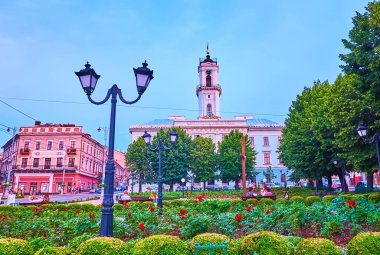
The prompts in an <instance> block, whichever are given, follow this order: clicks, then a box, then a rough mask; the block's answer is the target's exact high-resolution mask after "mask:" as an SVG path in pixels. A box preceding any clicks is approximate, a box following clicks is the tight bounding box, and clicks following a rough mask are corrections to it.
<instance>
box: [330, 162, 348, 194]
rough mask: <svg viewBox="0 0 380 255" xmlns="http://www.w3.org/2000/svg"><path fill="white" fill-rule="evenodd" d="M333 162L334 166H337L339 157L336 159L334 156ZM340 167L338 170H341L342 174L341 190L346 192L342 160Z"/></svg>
mask: <svg viewBox="0 0 380 255" xmlns="http://www.w3.org/2000/svg"><path fill="white" fill-rule="evenodd" d="M333 164H334V165H335V166H338V164H339V159H336V158H334V159H333ZM341 166H342V167H341V168H340V170H341V171H342V175H343V178H342V179H343V180H342V181H343V183H342V191H343V192H347V190H346V169H345V168H344V162H343V161H342V163H341Z"/></svg>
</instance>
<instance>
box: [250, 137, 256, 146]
mask: <svg viewBox="0 0 380 255" xmlns="http://www.w3.org/2000/svg"><path fill="white" fill-rule="evenodd" d="M249 142H250V143H251V147H254V146H255V138H254V137H253V136H250V137H249Z"/></svg>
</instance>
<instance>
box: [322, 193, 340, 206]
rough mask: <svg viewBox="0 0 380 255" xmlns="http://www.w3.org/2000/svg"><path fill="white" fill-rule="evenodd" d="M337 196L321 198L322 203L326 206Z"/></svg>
mask: <svg viewBox="0 0 380 255" xmlns="http://www.w3.org/2000/svg"><path fill="white" fill-rule="evenodd" d="M337 197H338V196H335V195H328V196H324V197H323V198H322V201H323V202H324V203H326V204H331V202H332V201H333V200H334V199H335V198H337Z"/></svg>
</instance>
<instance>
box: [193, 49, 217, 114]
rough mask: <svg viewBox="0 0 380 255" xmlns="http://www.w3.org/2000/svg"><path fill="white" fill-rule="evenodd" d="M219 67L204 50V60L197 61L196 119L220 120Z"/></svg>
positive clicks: (208, 52) (208, 51) (207, 51)
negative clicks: (197, 112)
mask: <svg viewBox="0 0 380 255" xmlns="http://www.w3.org/2000/svg"><path fill="white" fill-rule="evenodd" d="M218 72H219V66H218V62H217V60H216V58H215V59H213V58H211V57H210V50H209V49H208V45H207V50H206V58H205V59H202V58H200V59H199V66H198V76H199V85H198V86H197V89H196V94H197V97H198V109H199V110H198V111H199V114H198V119H220V95H221V94H222V89H221V87H220V86H219V83H218Z"/></svg>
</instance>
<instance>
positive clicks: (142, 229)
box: [139, 223, 145, 231]
mask: <svg viewBox="0 0 380 255" xmlns="http://www.w3.org/2000/svg"><path fill="white" fill-rule="evenodd" d="M139 229H140V230H141V231H144V230H145V225H144V223H140V225H139Z"/></svg>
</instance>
